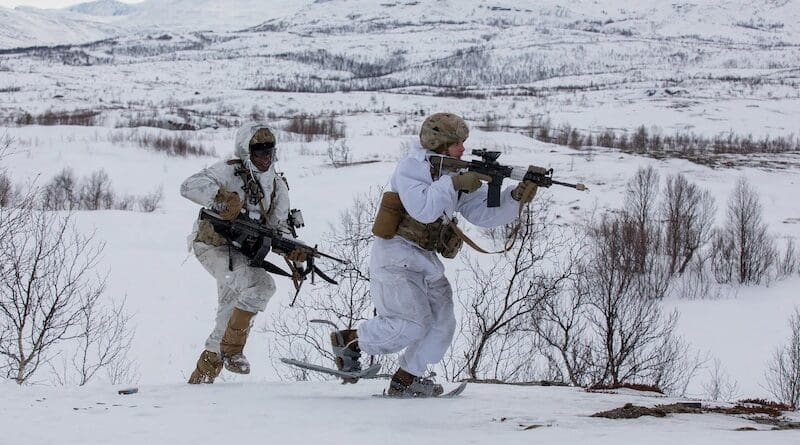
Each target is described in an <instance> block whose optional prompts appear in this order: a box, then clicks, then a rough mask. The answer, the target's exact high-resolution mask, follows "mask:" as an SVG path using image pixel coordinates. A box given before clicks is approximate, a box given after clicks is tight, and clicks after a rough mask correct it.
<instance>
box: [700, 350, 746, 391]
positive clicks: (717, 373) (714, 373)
mask: <svg viewBox="0 0 800 445" xmlns="http://www.w3.org/2000/svg"><path fill="white" fill-rule="evenodd" d="M703 391H704V392H705V395H706V398H707V399H708V400H720V401H725V402H730V401H732V400H733V399H735V398H736V396H737V394H738V392H739V384H738V383H737V382H736V380H734V379H732V378H731V377H730V376H729V375H728V373H727V372H725V370H724V369H723V368H722V362H721V361H720V360H719V359H718V358H715V359H714V364H713V366H712V367H711V369H710V370H709V373H708V381H707V382H706V383H705V384H703Z"/></svg>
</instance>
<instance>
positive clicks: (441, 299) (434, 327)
mask: <svg viewBox="0 0 800 445" xmlns="http://www.w3.org/2000/svg"><path fill="white" fill-rule="evenodd" d="M370 287H371V295H372V302H373V304H374V305H375V308H376V310H377V313H378V315H377V317H375V318H372V319H370V320H367V321H364V322H362V323H361V324H360V325H359V326H358V345H359V347H360V348H361V350H362V351H364V352H365V353H367V354H370V355H374V354H390V353H394V352H399V351H401V350H402V349H404V348H405V351H404V352H403V353H402V354H401V355H400V367H401V368H403V369H404V370H406V371H408V372H409V373H411V374H413V375H416V376H423V375H424V374H425V372H426V370H427V368H428V365H430V364H434V363H438V362H439V361H440V360H441V359H442V357H444V354H445V352H447V348H449V347H450V342H451V341H452V340H453V333H454V332H455V328H456V319H455V315H454V312H453V291H452V289H451V287H450V283H449V282H448V281H447V278H446V277H445V276H444V266H443V265H442V262H441V260H439V258H438V256H437V255H436V253H435V252H428V251H425V250H422V249H420V248H418V247H416V246H415V245H412V244H411V243H410V242H408V241H406V240H404V239H402V238H400V237H395V238H392V239H389V240H386V239H382V238H375V241H374V244H373V246H372V254H371V257H370Z"/></svg>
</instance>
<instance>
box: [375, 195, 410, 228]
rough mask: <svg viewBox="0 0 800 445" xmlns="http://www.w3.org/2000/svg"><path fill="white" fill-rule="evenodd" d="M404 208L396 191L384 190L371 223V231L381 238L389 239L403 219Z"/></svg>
mask: <svg viewBox="0 0 800 445" xmlns="http://www.w3.org/2000/svg"><path fill="white" fill-rule="evenodd" d="M404 213H405V209H404V208H403V203H402V202H401V201H400V195H398V194H397V193H396V192H384V193H383V197H381V205H380V207H379V208H378V214H377V215H375V223H373V224H372V233H373V234H374V235H375V236H377V237H380V238H383V239H391V238H394V236H395V235H396V234H397V226H399V225H400V221H401V220H402V219H403V214H404Z"/></svg>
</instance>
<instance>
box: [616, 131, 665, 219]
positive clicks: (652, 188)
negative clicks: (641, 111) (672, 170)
mask: <svg viewBox="0 0 800 445" xmlns="http://www.w3.org/2000/svg"><path fill="white" fill-rule="evenodd" d="M642 128H643V127H642ZM658 183H659V177H658V172H657V171H656V170H655V169H654V168H653V167H652V166H647V167H639V169H638V170H637V171H636V174H634V176H633V178H631V179H630V180H629V181H628V183H627V185H626V187H625V207H624V210H625V212H626V213H627V214H628V215H630V217H631V218H632V219H633V220H634V221H635V222H636V223H637V226H638V228H639V231H640V232H645V231H646V230H645V229H647V228H648V225H649V224H650V223H651V222H652V221H653V219H654V215H655V211H656V208H657V207H656V203H657V200H658Z"/></svg>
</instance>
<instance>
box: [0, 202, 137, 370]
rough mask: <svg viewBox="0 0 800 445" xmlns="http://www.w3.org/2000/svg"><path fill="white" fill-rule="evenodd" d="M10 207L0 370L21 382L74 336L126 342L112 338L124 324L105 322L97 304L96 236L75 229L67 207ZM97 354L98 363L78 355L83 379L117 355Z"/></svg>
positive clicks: (95, 343) (0, 243) (100, 281)
mask: <svg viewBox="0 0 800 445" xmlns="http://www.w3.org/2000/svg"><path fill="white" fill-rule="evenodd" d="M13 212H15V213H16V216H15V218H16V219H15V220H14V223H15V232H14V233H12V234H11V235H10V236H5V237H4V236H1V235H0V250H2V251H3V252H4V256H3V257H2V260H0V329H1V330H2V331H1V332H0V370H2V372H3V373H4V374H5V375H6V376H7V377H8V378H12V379H14V380H15V381H16V382H17V383H19V384H22V383H25V382H28V381H30V379H31V378H32V377H33V376H34V374H35V373H36V372H37V371H38V370H39V369H40V368H41V367H42V365H45V364H47V363H48V362H49V360H50V359H51V358H52V357H53V356H55V355H57V354H58V353H59V352H61V350H62V348H67V347H68V346H67V345H68V344H70V342H74V341H78V344H79V345H80V342H81V341H82V342H83V343H85V344H86V346H85V347H86V348H87V349H88V348H96V347H99V349H98V351H102V350H104V349H105V350H106V351H113V350H119V349H121V350H122V351H123V352H124V351H125V350H126V347H127V346H125V345H121V346H120V345H119V344H118V343H117V342H118V341H120V340H122V341H124V338H121V337H120V336H119V335H122V334H121V333H124V332H125V329H124V328H125V327H126V324H123V325H122V326H114V325H113V323H111V324H109V319H108V318H104V317H108V316H107V315H101V312H100V311H99V307H98V301H99V299H100V297H101V295H102V294H103V292H104V290H105V284H106V278H105V277H103V276H97V275H96V274H95V272H94V271H95V269H96V268H97V266H98V262H99V259H100V254H101V252H102V250H103V247H104V246H103V244H102V243H99V242H96V241H95V240H94V236H93V235H92V234H89V235H84V234H81V233H79V232H77V231H76V230H75V228H74V226H73V225H72V223H71V218H70V216H69V215H67V216H65V217H61V216H59V215H56V214H53V213H51V212H44V211H40V210H34V209H33V208H32V206H28V207H17V208H15V209H14V210H13ZM117 315H119V314H117ZM110 320H112V321H113V320H114V313H112V314H111V319H110ZM108 328H120V329H121V330H120V331H119V332H120V334H119V335H116V334H114V333H113V332H112V333H109V332H107V331H105V332H104V330H105V329H108ZM104 342H105V343H104ZM97 357H100V358H99V359H98V360H99V362H95V363H97V364H99V366H95V363H92V362H91V360H93V358H90V357H87V359H88V360H87V361H86V362H85V363H83V365H82V368H81V369H82V370H83V371H84V372H85V375H84V377H85V378H84V379H83V383H85V382H86V381H88V379H90V378H91V377H92V376H93V375H94V373H96V372H97V370H98V369H100V368H103V367H104V366H107V365H108V364H109V363H110V362H111V361H114V360H113V359H116V358H117V357H118V355H114V356H113V357H109V356H108V355H107V354H106V355H105V356H104V357H103V354H102V353H101V355H100V356H97ZM97 357H95V358H94V359H97Z"/></svg>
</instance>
